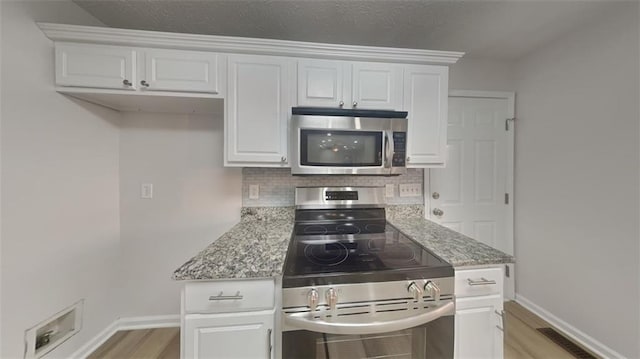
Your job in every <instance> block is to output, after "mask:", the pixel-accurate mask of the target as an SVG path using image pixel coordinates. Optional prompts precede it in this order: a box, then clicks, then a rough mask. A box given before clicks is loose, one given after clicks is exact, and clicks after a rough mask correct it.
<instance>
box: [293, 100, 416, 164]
mask: <svg viewBox="0 0 640 359" xmlns="http://www.w3.org/2000/svg"><path fill="white" fill-rule="evenodd" d="M292 115H293V116H292V118H291V130H292V131H291V144H292V147H293V148H292V151H291V157H292V158H291V160H292V161H291V173H292V174H294V175H318V174H331V175H334V174H337V175H382V176H391V175H400V174H403V173H405V172H406V167H405V165H406V163H405V158H406V143H407V113H406V112H399V111H380V110H343V109H333V108H317V107H294V108H292Z"/></svg>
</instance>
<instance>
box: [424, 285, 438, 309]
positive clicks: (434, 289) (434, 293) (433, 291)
mask: <svg viewBox="0 0 640 359" xmlns="http://www.w3.org/2000/svg"><path fill="white" fill-rule="evenodd" d="M424 291H425V292H427V293H429V296H430V297H431V298H433V301H434V302H435V304H436V305H438V304H440V288H439V287H438V286H437V285H436V284H435V283H433V282H432V281H428V282H427V284H425V285H424Z"/></svg>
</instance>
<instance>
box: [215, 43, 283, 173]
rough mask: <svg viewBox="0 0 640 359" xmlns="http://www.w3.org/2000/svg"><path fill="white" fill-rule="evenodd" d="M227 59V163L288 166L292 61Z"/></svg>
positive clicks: (250, 58)
mask: <svg viewBox="0 0 640 359" xmlns="http://www.w3.org/2000/svg"><path fill="white" fill-rule="evenodd" d="M228 62H229V67H228V83H229V87H228V88H229V93H228V95H227V101H225V110H226V111H225V121H226V123H225V131H226V133H225V135H226V147H225V149H226V151H227V152H226V157H225V160H226V161H225V164H226V165H231V166H234V165H236V166H249V165H252V166H258V167H260V166H263V167H269V166H272V167H274V166H277V167H286V166H287V143H288V121H289V118H290V117H291V116H290V113H291V79H292V72H293V69H294V62H292V61H291V60H289V59H286V58H281V57H274V56H254V55H229V58H228Z"/></svg>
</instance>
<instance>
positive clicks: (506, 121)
mask: <svg viewBox="0 0 640 359" xmlns="http://www.w3.org/2000/svg"><path fill="white" fill-rule="evenodd" d="M515 120H516V118H515V117H512V118H507V119H506V120H504V130H505V131H509V121H515Z"/></svg>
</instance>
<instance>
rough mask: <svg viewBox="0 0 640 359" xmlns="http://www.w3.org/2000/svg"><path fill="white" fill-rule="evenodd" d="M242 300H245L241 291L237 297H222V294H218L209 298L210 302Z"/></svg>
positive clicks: (237, 293)
mask: <svg viewBox="0 0 640 359" xmlns="http://www.w3.org/2000/svg"><path fill="white" fill-rule="evenodd" d="M242 298H244V297H243V296H242V295H240V291H237V292H236V295H222V292H220V293H218V295H212V296H209V300H211V301H214V300H241V299H242Z"/></svg>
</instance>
